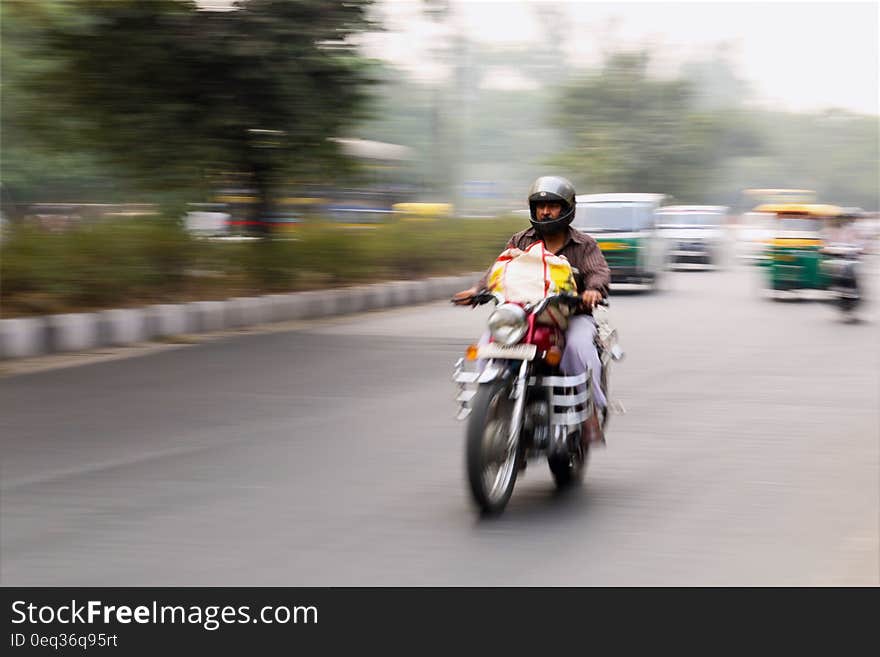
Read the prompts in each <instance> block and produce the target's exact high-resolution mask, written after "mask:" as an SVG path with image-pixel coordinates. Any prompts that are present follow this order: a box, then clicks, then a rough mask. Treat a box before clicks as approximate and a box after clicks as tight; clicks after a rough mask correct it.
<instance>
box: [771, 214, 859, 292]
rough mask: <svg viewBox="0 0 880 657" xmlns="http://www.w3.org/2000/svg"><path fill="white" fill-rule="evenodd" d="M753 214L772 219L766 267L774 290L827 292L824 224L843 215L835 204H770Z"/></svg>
mask: <svg viewBox="0 0 880 657" xmlns="http://www.w3.org/2000/svg"><path fill="white" fill-rule="evenodd" d="M754 212H758V213H762V214H764V215H770V216H771V217H773V227H772V228H773V237H772V239H771V240H770V242H769V244H768V245H767V247H766V252H765V255H766V258H765V260H764V266H765V267H766V269H767V280H768V286H769V288H770V289H772V290H804V289H813V290H824V289H826V288H827V287H828V285H829V283H830V281H829V280H828V277H827V275H826V274H825V273H824V271H823V268H822V260H823V259H824V257H825V256H823V254H822V252H821V251H822V247H823V246H824V240H823V238H822V228H823V225H824V222H826V221H829V220H832V221H833V220H834V219H835V218H836V217H839V216H841V215H842V213H843V210H842V208H840V207H838V206H836V205H822V204H816V203H768V204H764V205H759V206H758V207H757V208H755V209H754Z"/></svg>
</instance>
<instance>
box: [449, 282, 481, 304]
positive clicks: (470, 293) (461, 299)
mask: <svg viewBox="0 0 880 657" xmlns="http://www.w3.org/2000/svg"><path fill="white" fill-rule="evenodd" d="M476 293H477V288H475V287H469V288H468V289H466V290H462V291H461V292H456V293H455V294H453V295H452V303H454V304H455V305H456V306H469V305H471V303H473V299H474V295H475V294H476Z"/></svg>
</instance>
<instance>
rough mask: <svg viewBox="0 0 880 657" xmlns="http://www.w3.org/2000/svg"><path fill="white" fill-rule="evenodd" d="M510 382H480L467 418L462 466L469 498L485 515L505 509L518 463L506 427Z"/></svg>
mask: <svg viewBox="0 0 880 657" xmlns="http://www.w3.org/2000/svg"><path fill="white" fill-rule="evenodd" d="M512 386H513V382H512V381H492V382H491V383H483V384H481V385H480V387H479V389H478V390H477V394H476V395H475V396H474V400H473V404H472V406H471V414H470V416H469V418H468V425H467V438H466V443H467V444H466V447H465V461H466V463H465V466H466V469H467V479H468V484H469V488H470V492H471V497H472V498H473V500H474V502H475V503H476V505H477V507H479V509H480V510H481V511H482V512H483V513H485V514H488V515H494V514H498V513H500V512H501V511H503V510H504V507H505V506H507V502H508V501H509V500H510V496H511V495H512V494H513V487H514V484H515V483H516V475H517V472H518V471H519V462H520V460H521V458H522V454H521V453H520V452H521V450H520V449H519V444H518V443H519V441H517V442H516V443H514V444H510V441H509V437H510V431H511V429H512V427H511V426H510V421H511V416H512V415H513V403H514V400H512V399H510V392H511V388H512Z"/></svg>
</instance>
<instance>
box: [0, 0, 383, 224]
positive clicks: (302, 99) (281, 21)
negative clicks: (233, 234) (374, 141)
mask: <svg viewBox="0 0 880 657" xmlns="http://www.w3.org/2000/svg"><path fill="white" fill-rule="evenodd" d="M370 1H371V0H350V1H348V2H344V3H337V2H323V1H322V0H243V1H240V2H239V3H237V5H236V7H237V8H236V9H235V10H232V11H205V10H201V9H199V7H198V6H197V5H196V4H195V3H194V2H192V1H191V0H151V1H150V2H142V1H140V0H115V1H113V2H106V1H103V0H70V1H69V2H63V3H58V2H42V3H31V2H27V1H23V0H11V2H7V3H5V5H7V6H6V10H7V11H6V12H5V16H4V19H5V22H6V21H9V20H10V19H11V21H12V22H13V24H15V25H26V26H28V29H30V30H31V31H32V32H33V34H32V37H33V38H32V40H31V42H30V44H29V45H28V47H27V54H28V56H29V57H30V58H31V59H32V61H36V62H43V63H44V65H43V66H41V67H35V68H37V70H35V71H33V75H31V76H29V77H28V79H27V81H26V82H25V83H24V84H23V85H22V87H21V91H22V92H23V94H26V95H27V98H28V100H29V101H30V103H31V105H32V107H31V108H32V109H34V110H36V113H35V116H37V117H39V118H38V119H37V118H35V119H34V120H30V121H29V122H28V123H27V125H17V126H16V127H17V128H19V127H22V128H27V129H30V130H35V131H38V132H41V133H42V134H43V135H44V136H46V135H49V134H50V133H51V139H53V140H56V141H57V143H59V144H60V143H70V142H74V143H76V144H77V146H78V147H79V148H80V149H81V150H94V151H97V152H99V153H100V154H101V156H102V158H104V159H105V160H106V161H108V162H110V163H111V164H112V165H113V166H114V167H116V169H117V171H119V172H120V173H128V174H130V175H131V176H132V177H133V178H134V179H135V180H137V181H138V182H139V183H140V184H141V185H142V186H147V187H150V188H153V189H167V188H171V187H183V188H187V189H193V188H194V187H199V186H203V185H205V184H206V183H207V182H208V181H209V178H210V173H211V172H215V171H216V172H240V173H242V174H243V175H244V176H246V177H247V178H248V179H249V184H250V185H251V186H252V187H254V188H256V189H257V190H259V192H260V195H261V196H262V197H263V198H264V199H268V198H269V196H270V190H271V189H272V187H273V186H274V185H275V184H277V183H278V182H279V180H280V179H281V178H282V177H283V176H285V175H290V174H297V173H301V172H303V171H312V170H314V169H315V167H316V166H318V163H321V162H326V161H328V160H331V161H332V160H333V159H335V158H337V157H338V152H337V150H336V146H335V145H334V143H333V142H331V141H328V138H329V137H334V136H337V135H338V134H339V133H340V131H341V130H342V129H343V128H344V127H345V126H346V125H349V124H350V123H352V122H353V121H355V120H356V119H357V118H358V116H359V110H360V107H361V106H362V103H363V101H364V99H365V97H366V94H365V87H366V85H367V84H368V82H369V80H368V77H367V75H366V74H365V67H364V63H363V61H362V60H361V59H360V58H358V56H357V54H356V51H355V47H354V45H353V44H352V43H351V41H350V37H351V36H353V35H354V34H356V33H358V32H360V31H363V30H365V29H368V28H369V27H370V26H371V23H370V21H369V19H368V17H367V14H366V10H367V7H368V6H369V4H370ZM49 117H61V118H62V119H63V121H62V123H65V122H67V127H68V128H70V127H71V126H70V122H75V125H74V126H73V132H71V131H70V130H68V131H67V134H61V132H62V131H60V130H59V129H58V128H59V127H60V126H59V125H58V124H56V125H54V126H53V125H51V123H52V122H51V121H49V120H47V119H48V118H49ZM262 209H265V208H262Z"/></svg>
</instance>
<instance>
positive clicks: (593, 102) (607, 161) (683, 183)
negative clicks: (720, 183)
mask: <svg viewBox="0 0 880 657" xmlns="http://www.w3.org/2000/svg"><path fill="white" fill-rule="evenodd" d="M649 64H650V55H649V54H648V53H647V52H638V53H616V54H612V55H611V56H610V57H609V58H608V60H607V61H606V62H605V65H604V66H603V68H602V69H601V70H599V71H598V72H595V73H591V74H589V75H587V76H586V77H581V78H580V79H575V80H574V81H572V82H570V83H568V84H567V85H565V87H564V88H563V90H562V97H561V102H560V111H559V113H558V114H557V116H556V125H557V126H558V127H559V128H560V129H561V130H562V131H563V132H564V133H565V134H566V139H567V143H569V144H571V148H570V149H568V150H567V151H565V152H564V153H563V154H562V155H561V156H560V157H558V158H555V159H554V163H555V164H558V165H561V166H563V167H564V168H565V170H566V171H568V172H571V174H570V175H571V176H572V177H573V179H574V181H575V182H576V183H577V184H578V185H579V186H578V189H582V188H583V189H584V190H589V191H593V192H615V191H617V192H656V193H665V194H670V195H672V196H675V197H676V198H677V199H679V201H680V202H699V201H703V200H708V199H706V198H705V197H706V195H707V190H708V189H709V188H710V186H711V183H712V177H713V173H714V171H715V170H716V169H717V168H718V167H719V166H720V165H721V164H722V163H723V161H724V160H725V158H727V157H730V156H732V155H737V154H743V153H747V152H749V151H750V150H751V149H752V148H754V147H755V142H754V139H753V138H752V137H751V136H750V133H749V131H748V130H747V129H745V127H744V126H743V124H742V123H741V122H739V121H738V120H737V117H736V116H735V115H734V114H732V113H729V112H724V111H718V110H708V109H704V110H700V109H698V107H697V104H696V102H695V99H696V97H697V96H696V91H695V88H694V85H693V84H692V83H691V82H690V81H689V80H687V79H684V78H675V79H657V78H653V77H651V76H650V75H649Z"/></svg>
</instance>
